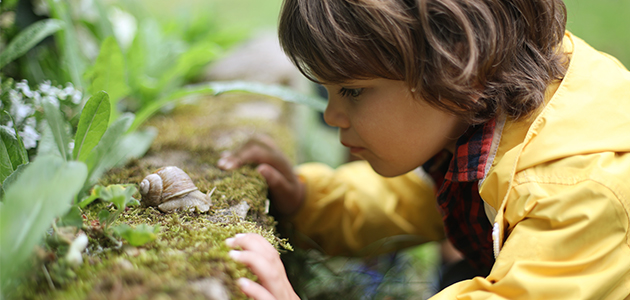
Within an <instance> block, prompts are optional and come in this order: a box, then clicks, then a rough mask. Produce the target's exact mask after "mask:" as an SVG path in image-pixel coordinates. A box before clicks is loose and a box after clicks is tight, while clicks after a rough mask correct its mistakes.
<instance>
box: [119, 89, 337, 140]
mask: <svg viewBox="0 0 630 300" xmlns="http://www.w3.org/2000/svg"><path fill="white" fill-rule="evenodd" d="M233 91H239V92H248V93H256V94H262V95H268V96H272V97H277V98H280V99H282V100H284V101H288V102H294V103H299V104H304V105H307V106H309V107H311V108H313V109H314V110H316V111H320V112H323V111H324V110H325V109H326V100H324V99H322V98H320V97H316V96H309V95H306V94H302V93H298V92H296V91H294V90H292V89H290V88H287V87H282V86H278V85H267V84H263V83H257V82H243V81H229V82H210V83H204V84H197V85H189V86H186V87H184V88H181V89H179V90H176V91H174V92H172V93H170V94H169V95H167V96H165V97H163V98H160V99H158V100H156V101H153V102H151V104H149V105H147V106H145V107H143V108H142V109H141V110H139V111H138V113H137V114H136V120H135V121H134V123H133V124H132V125H131V127H130V128H129V131H133V130H136V129H137V128H138V127H139V126H140V125H142V123H144V122H145V121H146V120H148V119H149V118H150V117H151V116H152V115H153V114H155V113H156V112H157V111H158V110H160V109H161V108H162V107H164V106H166V105H167V104H170V103H177V102H178V101H180V100H183V99H185V98H186V97H187V96H190V95H196V94H197V95H204V94H214V95H219V94H222V93H226V92H233Z"/></svg>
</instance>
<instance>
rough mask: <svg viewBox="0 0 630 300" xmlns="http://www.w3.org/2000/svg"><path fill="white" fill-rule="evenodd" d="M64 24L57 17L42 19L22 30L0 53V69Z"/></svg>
mask: <svg viewBox="0 0 630 300" xmlns="http://www.w3.org/2000/svg"><path fill="white" fill-rule="evenodd" d="M62 24H63V23H62V22H61V21H59V20H55V19H49V20H42V21H38V22H36V23H33V24H32V25H30V26H29V27H28V28H26V29H24V30H23V31H21V32H20V33H19V34H18V35H17V36H16V37H15V38H14V39H13V40H11V43H10V44H9V45H8V46H7V47H6V49H4V50H3V51H2V52H1V53H0V69H1V68H2V67H4V66H5V65H6V64H8V63H10V62H11V61H13V60H14V59H16V58H18V57H20V56H22V55H23V54H24V53H26V51H28V50H29V49H31V48H32V47H33V46H35V45H36V44H37V43H39V42H40V41H41V40H43V39H44V38H45V37H47V36H49V35H51V34H53V33H54V32H56V31H58V30H60V29H61V26H62Z"/></svg>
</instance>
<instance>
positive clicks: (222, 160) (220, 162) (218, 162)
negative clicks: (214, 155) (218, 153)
mask: <svg viewBox="0 0 630 300" xmlns="http://www.w3.org/2000/svg"><path fill="white" fill-rule="evenodd" d="M227 162H228V160H227V158H225V157H222V158H221V159H219V160H218V161H217V165H219V166H220V167H225V164H227Z"/></svg>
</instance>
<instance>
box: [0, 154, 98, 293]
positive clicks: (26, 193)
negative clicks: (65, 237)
mask: <svg viewBox="0 0 630 300" xmlns="http://www.w3.org/2000/svg"><path fill="white" fill-rule="evenodd" d="M86 177H87V168H86V166H85V164H83V163H81V162H66V161H64V160H63V159H61V158H59V157H55V156H42V157H38V158H37V159H36V160H35V161H34V162H32V163H30V164H29V165H28V166H27V167H26V168H25V169H24V171H23V172H22V174H21V176H19V178H17V179H16V180H15V182H14V183H13V184H12V185H11V186H10V187H8V188H7V189H6V193H5V195H4V197H3V201H2V205H1V206H0V232H2V235H1V236H0V264H1V265H2V268H1V271H0V272H1V273H0V283H1V288H2V290H3V291H6V290H7V288H8V287H9V286H10V285H11V284H12V283H14V282H15V279H16V278H18V275H19V272H20V271H22V270H24V268H23V265H24V264H25V263H26V262H27V260H28V257H29V256H30V255H31V253H32V251H33V249H34V247H35V245H37V244H38V243H39V242H40V241H41V239H42V237H43V235H42V234H43V233H44V231H45V230H46V229H47V228H49V227H50V225H51V223H52V222H53V220H54V219H55V218H57V217H59V216H62V215H64V214H65V213H66V212H67V211H68V210H69V209H70V205H71V201H72V199H73V198H74V196H75V195H76V194H77V193H78V192H79V190H80V189H81V187H82V185H83V182H84V181H85V179H86Z"/></svg>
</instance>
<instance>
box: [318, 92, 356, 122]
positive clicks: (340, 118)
mask: <svg viewBox="0 0 630 300" xmlns="http://www.w3.org/2000/svg"><path fill="white" fill-rule="evenodd" d="M339 102H340V101H335V100H334V99H333V98H332V97H329V98H328V105H327V106H326V110H325V111H324V121H325V122H326V124H328V125H330V126H333V127H339V128H348V127H350V122H349V121H348V117H347V116H346V113H345V112H344V110H343V107H342V105H341V104H340V103H339Z"/></svg>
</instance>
